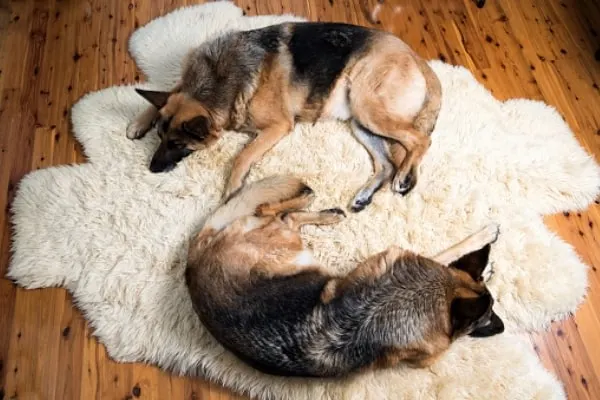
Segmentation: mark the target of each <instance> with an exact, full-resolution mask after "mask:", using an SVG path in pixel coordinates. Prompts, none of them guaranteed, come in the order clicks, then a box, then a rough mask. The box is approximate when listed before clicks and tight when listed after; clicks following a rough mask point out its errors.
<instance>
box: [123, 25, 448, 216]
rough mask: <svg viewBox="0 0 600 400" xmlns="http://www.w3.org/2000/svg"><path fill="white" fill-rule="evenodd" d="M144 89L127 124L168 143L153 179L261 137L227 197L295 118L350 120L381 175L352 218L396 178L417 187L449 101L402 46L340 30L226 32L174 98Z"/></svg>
mask: <svg viewBox="0 0 600 400" xmlns="http://www.w3.org/2000/svg"><path fill="white" fill-rule="evenodd" d="M137 92H138V93H139V94H140V95H141V96H143V97H144V98H145V99H146V100H148V101H149V102H150V103H151V104H152V106H150V107H149V108H148V109H147V110H145V111H144V112H143V113H141V114H140V115H139V116H138V118H137V119H136V120H135V121H133V122H132V123H131V124H130V125H129V126H128V128H127V137H128V138H130V139H138V138H141V137H143V136H144V135H145V134H146V132H148V130H150V129H151V128H152V127H153V126H155V127H156V130H157V132H158V135H159V136H160V138H161V143H160V145H159V147H158V149H157V150H156V152H155V154H154V156H153V158H152V161H151V163H150V170H151V171H153V172H161V171H168V170H170V169H171V168H173V167H174V166H175V165H176V163H178V162H179V161H180V160H181V159H182V158H184V157H186V156H187V155H189V154H190V153H192V152H193V151H195V150H199V149H203V148H206V147H208V146H210V145H211V144H213V143H214V142H215V141H216V140H217V139H218V138H219V137H220V136H221V134H222V132H223V131H224V130H235V131H238V132H246V133H249V134H253V135H256V137H255V139H254V140H253V141H252V142H250V143H249V144H248V145H247V146H246V147H245V148H244V149H243V150H242V151H241V152H240V154H239V155H238V156H237V157H236V159H235V161H234V164H233V167H232V171H231V174H230V178H229V182H228V184H227V187H226V190H225V198H228V197H230V195H231V194H233V193H235V192H236V191H237V190H238V189H240V187H242V185H243V182H244V179H245V177H246V175H247V174H248V172H249V170H250V168H251V166H252V165H253V164H254V163H255V162H256V161H258V160H259V159H260V158H261V157H262V156H263V155H264V154H265V153H266V152H267V151H268V150H269V149H271V148H272V147H273V146H274V145H275V144H276V143H277V142H278V141H279V140H281V139H282V138H283V137H284V136H286V135H287V134H288V133H289V132H291V131H292V129H293V127H294V124H295V122H296V121H310V122H315V121H318V120H322V119H330V118H334V119H339V120H350V126H351V128H352V132H353V133H354V136H355V137H356V139H357V140H358V141H359V142H360V143H362V145H363V146H364V147H365V148H366V150H367V151H368V152H369V154H370V156H371V159H372V161H373V167H374V172H375V173H374V176H373V177H372V178H371V179H370V180H369V181H368V182H367V183H366V184H365V185H364V186H363V187H362V188H361V189H360V191H359V192H358V193H357V195H356V196H355V198H354V199H353V200H352V203H351V204H350V207H351V209H352V210H353V211H360V210H362V209H363V208H364V207H366V206H367V205H368V204H369V203H370V202H371V199H372V197H373V194H374V193H375V192H376V191H377V190H379V188H381V186H382V185H383V184H384V183H386V182H388V181H389V182H391V183H392V190H393V191H395V192H397V193H400V194H402V195H405V194H406V193H408V192H409V191H410V190H411V189H412V188H413V187H414V185H415V184H416V181H417V171H418V168H417V167H418V165H419V163H420V161H421V159H422V158H423V154H424V153H425V151H426V150H427V149H428V148H429V145H430V133H431V132H432V130H433V128H434V125H435V123H436V120H437V117H438V113H439V109H440V102H441V86H440V82H439V80H438V78H437V76H436V75H435V73H434V72H433V71H432V70H431V68H430V67H429V65H428V64H427V63H426V62H425V61H424V60H422V59H421V58H420V57H419V56H418V55H417V54H415V53H414V52H413V51H412V50H411V49H410V48H409V47H408V46H407V45H406V44H405V43H404V42H402V41H401V40H400V39H398V38H397V37H395V36H393V35H391V34H389V33H385V32H383V31H378V30H373V29H367V28H363V27H359V26H354V25H346V24H339V23H286V24H281V25H273V26H269V27H266V28H263V29H257V30H251V31H242V32H233V33H228V34H225V35H224V36H222V37H219V38H217V39H215V40H213V41H210V42H207V43H205V44H202V45H201V46H200V47H198V48H196V49H194V50H192V51H191V52H190V53H189V55H188V56H187V58H186V60H185V61H184V66H183V73H182V76H181V80H180V82H179V83H178V84H177V85H176V86H175V88H174V89H173V90H172V91H170V92H156V91H147V90H139V89H138V90H137ZM386 142H388V143H389V144H390V145H389V146H387V144H388V143H386ZM392 178H393V179H392Z"/></svg>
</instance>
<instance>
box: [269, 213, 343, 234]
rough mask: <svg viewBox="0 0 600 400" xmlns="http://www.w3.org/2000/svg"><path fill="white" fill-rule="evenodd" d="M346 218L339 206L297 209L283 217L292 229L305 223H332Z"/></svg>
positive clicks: (296, 228)
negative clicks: (313, 210)
mask: <svg viewBox="0 0 600 400" xmlns="http://www.w3.org/2000/svg"><path fill="white" fill-rule="evenodd" d="M344 218H346V214H345V213H344V211H342V210H341V209H339V208H331V209H329V210H322V211H318V212H306V211H297V212H292V213H289V214H284V215H282V216H281V219H282V221H283V222H284V223H286V224H287V225H288V226H289V228H290V229H293V230H298V229H300V228H301V227H302V226H304V225H332V224H337V223H338V222H340V221H342V220H343V219H344Z"/></svg>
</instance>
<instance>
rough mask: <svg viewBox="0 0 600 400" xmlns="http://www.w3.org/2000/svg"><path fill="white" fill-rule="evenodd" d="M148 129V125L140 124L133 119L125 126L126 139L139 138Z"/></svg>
mask: <svg viewBox="0 0 600 400" xmlns="http://www.w3.org/2000/svg"><path fill="white" fill-rule="evenodd" d="M149 130H150V127H149V126H145V125H142V124H140V123H139V122H138V121H133V122H132V123H130V124H129V125H128V126H127V131H126V135H127V139H131V140H134V139H141V138H143V137H144V135H145V134H146V133H147V132H148V131H149Z"/></svg>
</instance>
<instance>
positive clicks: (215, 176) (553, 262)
mask: <svg viewBox="0 0 600 400" xmlns="http://www.w3.org/2000/svg"><path fill="white" fill-rule="evenodd" d="M290 20H298V18H295V17H293V16H264V17H251V18H250V17H244V16H242V10H241V9H239V8H237V7H235V6H234V5H232V4H231V3H228V2H216V3H210V4H207V5H203V6H195V7H190V8H184V9H180V10H177V11H175V12H173V13H171V14H169V15H166V16H164V17H161V18H158V19H157V20H155V21H152V22H150V23H149V24H148V25H146V26H144V27H142V28H140V29H138V30H137V31H136V32H135V33H134V34H133V36H132V37H131V41H130V50H131V53H132V55H133V56H134V58H135V60H136V62H137V64H138V65H139V67H140V68H141V69H142V70H143V72H144V73H145V74H146V76H147V78H148V83H147V84H144V85H143V87H146V88H154V89H169V88H170V87H171V86H172V85H173V84H174V82H175V81H176V79H177V75H178V72H179V65H180V60H181V58H182V56H183V55H184V54H185V52H186V51H187V50H189V49H190V48H192V47H193V46H196V45H198V44H199V43H201V42H203V41H205V40H208V39H209V38H211V37H214V36H215V35H218V34H221V33H223V32H225V31H228V30H233V29H251V28H257V27H262V26H266V25H270V24H274V23H280V22H283V21H290ZM432 65H433V68H434V69H435V71H436V72H437V74H438V75H439V77H440V79H441V81H442V84H443V91H444V97H443V105H442V111H441V114H440V116H439V120H438V123H437V127H436V130H435V132H434V133H433V145H432V146H431V148H430V150H429V151H428V153H427V155H426V157H425V159H424V161H423V164H422V169H421V175H420V181H419V183H418V185H417V187H416V188H415V189H414V191H413V192H412V193H410V195H409V196H407V197H405V198H403V197H400V196H398V195H394V194H392V193H391V192H390V191H389V188H386V189H385V190H382V191H381V192H380V193H379V194H378V195H376V196H375V199H374V201H373V204H372V205H371V206H369V207H368V208H367V209H366V210H365V211H363V212H361V213H359V214H349V217H348V218H347V219H346V220H345V221H344V222H342V223H341V224H339V225H336V226H331V227H309V228H307V229H306V231H305V233H304V236H305V239H306V240H307V241H308V243H310V245H311V246H312V247H313V249H314V251H315V253H316V255H317V257H318V258H319V259H320V260H322V262H323V263H324V264H325V265H327V267H328V268H331V270H335V271H343V272H346V271H349V270H350V269H352V268H353V266H354V265H355V264H356V263H357V261H359V260H362V259H364V258H365V257H367V256H368V255H370V254H373V253H375V252H378V251H381V250H383V249H385V248H386V247H388V246H390V245H392V244H396V245H400V246H403V247H405V248H407V249H412V250H414V251H417V252H421V253H422V254H425V255H431V254H434V253H436V252H438V251H440V250H441V249H443V248H445V247H446V246H449V245H451V244H453V243H454V242H456V241H458V240H460V239H462V238H463V237H465V236H466V235H468V234H470V233H472V232H474V231H475V230H477V229H478V228H480V227H482V226H483V225H484V224H487V223H489V222H491V221H495V222H498V223H499V224H500V225H501V235H500V237H499V240H498V242H497V243H496V244H495V245H494V246H493V249H492V254H491V260H492V263H493V266H494V270H495V273H494V275H493V276H492V278H491V280H490V282H489V287H490V290H491V291H492V292H493V294H494V295H495V298H496V300H497V303H496V304H497V305H496V311H497V312H498V313H499V314H500V315H501V317H502V318H503V319H504V320H505V322H506V323H507V328H508V329H507V332H506V333H504V334H502V335H498V336H495V337H492V338H488V339H470V338H466V339H461V340H459V341H457V342H456V343H455V344H454V345H453V346H452V347H451V349H450V350H449V351H448V353H447V354H446V355H445V356H444V357H443V358H442V359H441V360H440V361H439V362H438V363H436V364H435V365H434V366H433V367H431V368H428V369H422V370H415V369H410V368H406V367H402V366H399V367H397V368H394V369H390V370H386V371H377V372H367V373H364V374H359V375H356V376H353V377H350V378H347V379H342V380H319V379H287V378H278V377H272V376H268V375H263V374H261V373H258V372H256V371H254V370H252V369H251V368H249V367H247V366H245V365H244V364H242V363H241V362H240V361H238V360H237V359H236V358H235V357H233V356H232V355H231V354H229V353H228V352H227V351H225V350H224V349H223V348H222V347H221V346H220V345H219V344H218V343H217V342H216V341H215V339H214V338H213V337H212V336H211V335H209V334H208V333H207V332H206V330H205V329H204V328H203V327H202V326H201V324H200V323H199V321H198V319H197V317H196V315H195V314H194V312H193V310H192V306H191V302H190V300H189V299H188V296H187V292H186V288H185V285H184V279H183V272H184V266H185V259H186V245H187V241H188V238H189V236H190V234H191V233H192V232H193V231H194V230H196V229H198V228H199V227H200V226H201V225H202V222H203V220H204V218H205V217H206V216H207V215H208V214H209V213H210V212H211V210H214V208H215V207H216V206H217V205H218V203H219V201H220V197H221V192H222V190H223V187H224V183H225V180H226V178H227V176H228V174H229V170H230V165H231V161H232V158H233V156H234V155H235V154H236V153H237V152H238V151H239V150H240V148H241V147H242V146H243V144H244V143H245V142H246V141H247V138H246V137H245V136H243V135H241V134H236V133H233V132H232V133H228V134H226V135H225V136H224V137H223V138H222V140H221V141H220V142H219V143H218V145H217V146H216V147H214V148H212V149H211V150H209V151H205V152H202V153H196V154H194V155H193V156H190V157H189V158H188V159H186V160H185V162H183V163H182V164H180V165H179V166H178V167H177V168H176V169H175V170H173V171H172V172H171V173H168V174H152V173H150V172H149V170H148V163H149V160H150V157H151V155H152V153H153V150H154V149H155V148H156V146H157V144H158V140H157V137H156V134H155V133H150V134H148V135H147V137H146V138H144V139H143V140H140V141H130V140H128V139H126V137H125V128H126V127H127V125H128V123H129V122H130V121H131V120H132V119H133V118H134V116H135V115H136V114H137V113H138V112H139V111H140V110H142V109H143V107H145V106H146V103H145V102H144V100H143V99H142V98H141V97H139V96H138V95H137V94H136V93H135V92H134V90H133V89H134V88H133V87H132V86H121V87H112V88H108V89H104V90H101V91H98V92H96V93H92V94H89V95H88V96H86V97H85V98H83V99H82V100H81V101H80V102H79V103H77V104H76V105H75V106H74V107H73V112H72V117H73V130H74V134H75V136H76V137H77V139H78V140H79V141H80V142H81V143H82V144H83V147H84V149H85V153H86V155H87V156H88V158H89V162H88V163H87V164H83V165H72V166H60V167H52V168H47V169H44V170H41V171H36V172H32V173H31V174H29V175H28V176H26V177H25V178H24V179H23V180H22V181H21V183H20V185H19V190H18V193H17V196H16V198H15V200H14V203H13V211H14V218H13V223H14V232H15V235H14V243H13V252H14V253H13V258H12V264H11V266H10V270H9V273H8V276H9V277H10V278H12V279H14V280H15V281H16V282H17V283H18V284H19V285H21V286H23V287H25V288H42V287H50V286H60V287H64V288H66V289H68V290H69V291H70V292H71V293H72V294H73V298H74V299H75V302H76V304H77V306H78V307H79V308H80V309H81V310H82V312H83V313H84V314H85V316H86V318H87V319H88V321H89V322H90V324H91V325H92V326H93V328H94V330H95V335H96V336H97V337H98V339H99V340H100V341H101V342H102V343H104V344H105V345H106V348H107V349H108V352H109V353H110V356H111V357H113V358H114V359H115V360H117V361H122V362H148V363H153V364H156V365H159V366H161V367H162V368H165V369H167V370H170V371H174V372H175V373H178V374H190V375H199V376H204V377H207V378H210V379H212V380H215V381H218V382H221V383H222V384H223V385H225V386H227V387H230V388H232V389H233V390H235V391H237V392H243V393H246V394H248V395H250V396H254V397H258V398H264V399H267V398H269V399H270V398H284V399H378V400H381V399H399V398H402V399H416V398H418V399H519V400H522V399H531V398H536V399H559V398H564V391H563V388H562V385H561V384H560V383H559V382H558V381H557V380H556V378H555V377H553V376H552V375H551V374H550V373H549V372H547V371H546V370H545V369H544V368H543V367H542V366H541V364H540V362H539V360H538V359H537V357H536V355H535V353H534V352H533V351H532V349H531V346H530V344H529V342H528V341H527V340H524V339H523V337H524V335H523V334H522V332H524V331H528V330H540V329H544V328H545V327H547V325H548V324H549V323H550V322H551V321H552V320H554V319H558V318H563V317H565V316H567V315H568V314H569V313H572V312H574V311H575V310H576V308H577V306H578V305H579V303H580V302H581V301H582V300H583V298H584V295H585V291H586V286H587V280H586V266H585V265H583V264H582V263H581V261H580V260H579V258H578V257H577V255H576V253H575V252H574V250H573V249H572V248H571V247H570V246H569V245H568V244H566V243H565V242H563V241H562V240H561V239H560V238H558V237H557V236H556V235H554V234H552V233H551V232H550V231H548V229H547V228H546V227H545V226H544V223H543V222H542V215H543V214H548V213H554V212H558V211H563V210H568V209H581V208H584V207H586V206H587V205H588V204H589V203H590V202H591V201H593V200H594V198H595V197H596V195H597V194H598V186H599V183H600V170H599V168H598V166H597V165H596V163H595V162H594V161H593V159H592V158H590V156H588V154H586V153H585V151H584V150H583V149H582V148H581V147H580V146H579V145H578V143H577V141H576V140H575V138H574V136H573V134H572V132H571V131H570V129H569V127H568V126H567V125H566V124H565V122H563V120H562V119H561V117H560V116H559V114H558V113H557V112H556V111H555V110H554V109H553V108H551V107H549V106H547V105H544V104H542V103H540V102H534V101H528V100H510V101H506V102H499V101H497V100H496V99H494V98H493V97H492V96H491V94H490V93H489V92H488V91H487V90H486V89H485V88H484V87H482V86H481V85H480V84H479V83H477V81H476V80H475V79H474V78H473V76H472V75H471V74H470V73H469V72H468V71H467V70H466V69H464V68H461V67H453V66H450V65H447V64H443V63H441V62H433V63H432ZM281 173H292V174H296V175H299V176H301V177H303V178H305V180H306V181H307V182H308V184H309V185H310V186H312V187H313V188H314V189H315V191H316V193H317V196H318V197H317V200H316V202H315V204H314V205H313V207H314V208H315V209H320V208H330V207H334V206H342V207H344V208H345V207H347V205H348V204H349V202H350V200H351V198H352V196H353V194H354V193H355V192H356V191H357V189H358V188H359V187H360V186H361V184H362V183H364V182H365V181H366V179H367V178H368V177H369V175H370V174H371V173H372V171H371V164H370V160H369V157H368V155H367V153H366V151H365V150H364V149H363V148H362V147H361V146H360V145H359V144H358V143H357V142H356V141H355V140H354V138H353V137H352V135H351V134H350V132H349V130H348V128H347V127H346V126H345V125H343V124H341V123H336V122H331V123H319V124H316V125H314V126H313V125H300V126H297V128H296V130H295V132H294V133H293V134H291V135H290V136H288V137H287V138H285V139H284V140H283V141H281V142H280V143H279V144H278V145H277V147H276V148H275V149H273V150H272V151H271V152H269V153H268V154H267V156H266V157H265V158H264V159H263V160H262V161H261V162H260V163H259V164H257V165H256V166H255V167H254V168H253V170H252V173H251V175H250V177H249V180H256V179H258V178H261V177H264V176H268V175H272V174H281Z"/></svg>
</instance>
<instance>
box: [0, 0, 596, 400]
mask: <svg viewBox="0 0 600 400" xmlns="http://www.w3.org/2000/svg"><path fill="white" fill-rule="evenodd" d="M192 3H196V1H186V0H153V1H133V0H132V1H126V0H103V1H100V0H86V1H84V0H35V1H33V0H20V1H17V0H15V1H6V0H0V93H1V97H0V209H2V210H4V212H2V213H0V250H1V251H0V276H4V272H5V271H6V267H7V264H8V261H9V257H10V255H9V247H10V228H9V225H8V217H9V215H8V210H9V206H10V201H11V199H12V197H13V194H14V191H15V188H16V186H17V184H18V182H19V179H20V178H21V177H23V175H24V174H26V173H27V172H29V171H31V170H32V169H37V168H42V167H46V166H49V165H56V164H64V163H71V162H84V161H85V159H84V157H83V156H82V154H81V151H80V148H79V146H78V144H77V143H76V142H75V140H74V139H73V137H72V135H71V134H70V132H69V122H68V120H69V109H70V107H71V106H72V105H73V104H74V103H75V101H77V99H78V98H79V97H81V96H82V95H84V94H85V93H87V92H89V91H92V90H96V89H101V88H105V87H108V86H112V85H117V84H120V83H131V82H135V81H138V80H141V79H143V77H141V76H140V74H139V73H138V71H137V70H136V68H135V65H134V63H133V61H132V60H131V58H130V57H129V55H128V54H127V51H126V48H127V39H128V37H129V35H130V34H131V32H132V31H133V30H134V29H135V28H136V27H137V26H140V25H142V24H145V23H146V22H147V21H149V20H150V19H152V18H155V17H158V16H160V15H162V14H164V13H166V12H168V11H170V10H172V9H174V8H177V7H179V6H181V5H186V4H192ZM237 3H238V4H239V5H240V6H242V7H243V8H244V10H245V11H246V13H247V14H250V15H255V14H278V13H287V12H293V13H295V14H298V15H303V16H306V17H308V18H309V19H311V20H321V21H330V20H335V21H346V22H351V23H358V24H365V25H376V26H378V27H380V28H382V29H385V30H388V31H392V32H394V33H395V34H397V35H399V36H400V37H401V38H403V39H404V40H405V41H407V42H408V43H409V44H410V45H411V46H412V47H413V48H415V49H416V51H417V52H419V53H420V54H421V55H423V56H424V57H427V58H441V59H442V60H445V61H447V62H449V63H452V64H459V65H464V66H466V67H468V68H470V69H471V70H472V71H473V73H474V74H475V75H476V76H477V77H478V79H479V80H480V81H481V82H483V83H484V84H485V85H486V86H487V87H488V88H489V89H490V90H492V91H493V93H494V94H495V95H496V96H497V97H498V98H501V99H506V98H510V97H527V98H532V99H540V100H544V101H546V102H547V103H549V104H552V105H554V106H555V107H557V108H558V110H559V111H560V112H561V113H562V115H563V116H564V118H565V119H566V120H567V121H568V123H569V124H570V125H571V127H572V128H573V130H574V132H575V133H576V135H577V137H578V138H579V140H580V142H581V143H582V145H583V146H584V147H585V148H587V149H588V150H589V151H590V152H592V153H593V154H594V156H595V157H596V159H600V95H599V94H600V93H599V88H598V85H600V61H599V58H600V50H599V49H600V38H599V37H598V34H599V33H600V5H599V3H598V2H597V1H595V0H587V1H582V0H572V1H570V0H562V1H559V0H488V1H487V5H486V6H485V7H484V8H482V9H478V8H477V7H476V6H475V4H474V1H472V0H439V1H433V0H396V1H395V2H392V1H391V0H386V1H377V0H367V1H364V2H359V1H356V0H240V1H238V2H237ZM381 3H382V4H381ZM547 221H548V224H549V225H550V226H551V227H552V228H553V229H554V230H555V231H556V232H558V233H559V234H560V236H562V237H563V238H564V239H565V240H567V241H568V242H570V243H572V244H573V245H574V246H575V248H576V249H577V252H578V253H579V255H580V256H581V258H582V259H583V260H584V261H585V262H586V263H588V264H589V265H590V266H592V268H591V269H590V271H589V276H590V292H589V296H588V298H587V301H586V302H585V304H584V305H583V306H582V307H581V308H580V310H579V311H578V312H577V314H576V315H575V316H574V317H573V318H572V319H569V320H567V321H564V322H562V323H557V324H555V325H554V326H553V327H552V329H551V331H550V332H548V333H547V334H535V335H533V336H532V337H531V341H532V343H533V345H534V346H535V349H536V351H537V352H538V354H539V355H540V357H541V358H542V360H543V362H544V364H545V365H546V366H547V367H548V368H549V369H551V370H552V371H554V372H555V373H556V374H557V375H558V376H559V377H560V379H561V380H562V381H563V382H564V384H565V387H566V389H567V391H568V393H569V396H570V398H572V399H600V382H599V377H600V275H599V274H598V272H597V268H600V246H599V244H600V230H599V229H598V227H599V226H600V206H598V205H594V206H593V207H591V208H590V209H589V210H588V211H586V212H581V213H577V212H571V213H565V214H564V215H563V214H561V215H557V216H554V217H550V218H548V220H547ZM557 267H559V266H557ZM3 398H5V399H13V398H14V399H16V398H20V399H30V398H31V399H61V400H62V399H94V398H97V399H113V398H114V399H124V398H125V399H133V398H143V399H184V398H185V399H230V398H235V396H233V395H231V394H230V393H229V392H228V391H227V390H224V389H221V388H219V386H218V385H213V384H209V383H206V382H203V381H201V380H200V379H185V378H180V377H172V376H169V375H168V374H166V373H163V372H161V371H160V370H158V369H157V368H154V367H151V366H144V365H123V364H117V363H114V362H112V361H111V360H110V359H108V357H107V355H106V352H105V349H104V347H103V346H101V345H99V344H98V343H97V342H96V340H95V339H94V338H93V337H90V331H89V327H88V326H87V324H86V323H85V321H84V320H83V318H82V317H81V314H80V313H79V312H78V311H77V310H75V309H74V308H73V305H72V303H71V300H70V296H69V295H68V294H67V293H66V292H65V291H64V290H61V289H45V290H36V291H25V290H21V289H19V288H17V287H15V286H14V285H13V284H12V283H11V282H9V281H7V280H5V279H0V400H1V399H3Z"/></svg>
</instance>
